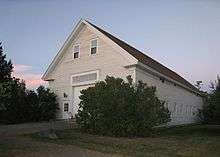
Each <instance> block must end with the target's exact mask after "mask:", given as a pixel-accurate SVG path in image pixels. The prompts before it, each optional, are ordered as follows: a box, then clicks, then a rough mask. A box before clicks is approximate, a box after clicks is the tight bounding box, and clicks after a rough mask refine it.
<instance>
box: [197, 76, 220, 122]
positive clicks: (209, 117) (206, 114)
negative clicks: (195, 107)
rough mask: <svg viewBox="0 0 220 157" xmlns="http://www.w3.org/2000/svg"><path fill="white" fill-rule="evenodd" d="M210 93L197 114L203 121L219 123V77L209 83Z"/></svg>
mask: <svg viewBox="0 0 220 157" xmlns="http://www.w3.org/2000/svg"><path fill="white" fill-rule="evenodd" d="M210 88H211V93H210V94H208V95H207V97H206V100H205V104H204V106H203V109H202V110H199V116H200V118H201V119H202V120H203V122H205V123H214V124H220V78H219V76H217V81H216V82H215V83H211V86H210Z"/></svg>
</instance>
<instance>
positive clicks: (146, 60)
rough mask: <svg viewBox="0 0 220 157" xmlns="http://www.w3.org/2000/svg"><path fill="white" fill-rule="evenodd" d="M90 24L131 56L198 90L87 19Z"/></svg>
mask: <svg viewBox="0 0 220 157" xmlns="http://www.w3.org/2000/svg"><path fill="white" fill-rule="evenodd" d="M86 22H88V23H89V24H90V25H92V26H93V27H95V28H96V29H97V30H98V31H100V32H101V33H103V34H104V35H106V36H107V37H108V38H110V39H111V40H112V41H114V42H115V43H116V44H117V45H119V46H120V47H121V48H123V49H124V50H125V51H127V52H128V53H129V54H131V55H132V56H133V57H135V58H136V59H137V60H138V61H139V62H141V63H143V64H145V65H147V66H149V67H151V68H152V69H154V70H156V71H157V72H159V73H161V74H163V75H165V76H167V77H169V78H171V79H173V80H175V81H177V82H179V83H181V84H183V85H185V86H187V87H188V88H190V89H192V90H194V91H198V89H197V88H196V87H194V86H193V85H192V84H191V83H189V82H188V81H187V80H185V79H184V78H183V77H181V76H180V75H178V74H177V73H176V72H174V71H172V70H170V69H169V68H167V67H165V66H164V65H162V64H161V63H159V62H157V61H156V60H154V59H153V58H151V57H149V56H147V55H146V54H144V53H142V52H141V51H139V50H137V49H136V48H134V47H132V46H130V45H129V44H127V43H126V42H124V41H122V40H120V39H118V38H116V37H115V36H113V35H111V34H110V33H108V32H106V31H104V30H103V29H101V28H99V27H98V26H96V25H94V24H92V23H91V22H89V21H86Z"/></svg>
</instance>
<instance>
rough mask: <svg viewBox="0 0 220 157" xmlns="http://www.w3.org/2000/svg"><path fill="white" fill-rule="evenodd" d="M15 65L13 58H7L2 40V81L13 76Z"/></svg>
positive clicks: (0, 67) (0, 60)
mask: <svg viewBox="0 0 220 157" xmlns="http://www.w3.org/2000/svg"><path fill="white" fill-rule="evenodd" d="M12 69H13V66H12V63H11V60H9V61H7V60H6V55H3V48H2V46H1V42H0V82H2V81H3V80H6V79H9V78H11V72H12Z"/></svg>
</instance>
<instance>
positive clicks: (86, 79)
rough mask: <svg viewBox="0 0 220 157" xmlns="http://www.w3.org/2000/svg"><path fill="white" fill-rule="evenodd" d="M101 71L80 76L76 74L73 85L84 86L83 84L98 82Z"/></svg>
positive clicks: (72, 80) (72, 77)
mask: <svg viewBox="0 0 220 157" xmlns="http://www.w3.org/2000/svg"><path fill="white" fill-rule="evenodd" d="M98 76H99V71H98V70H95V71H88V72H84V73H80V74H74V75H72V76H71V84H72V85H73V86H75V85H82V84H92V83H95V82H96V81H97V80H98Z"/></svg>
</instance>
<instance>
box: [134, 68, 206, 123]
mask: <svg viewBox="0 0 220 157" xmlns="http://www.w3.org/2000/svg"><path fill="white" fill-rule="evenodd" d="M136 80H142V81H143V82H145V83H147V84H148V85H149V86H156V89H157V95H158V97H159V98H160V99H161V100H165V101H166V102H167V104H166V105H167V107H168V109H169V111H170V112H171V119H172V120H171V122H170V123H169V124H170V125H176V124H183V123H194V122H196V121H198V118H197V116H196V114H197V111H198V109H199V108H201V107H202V104H203V101H202V98H201V97H200V96H197V95H196V94H194V93H192V92H189V91H188V90H185V89H184V88H182V87H180V86H178V85H174V83H171V82H167V81H165V82H164V83H163V82H162V81H161V80H160V78H159V77H157V76H153V75H152V74H149V73H147V72H146V71H144V70H142V69H140V68H137V69H136Z"/></svg>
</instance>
